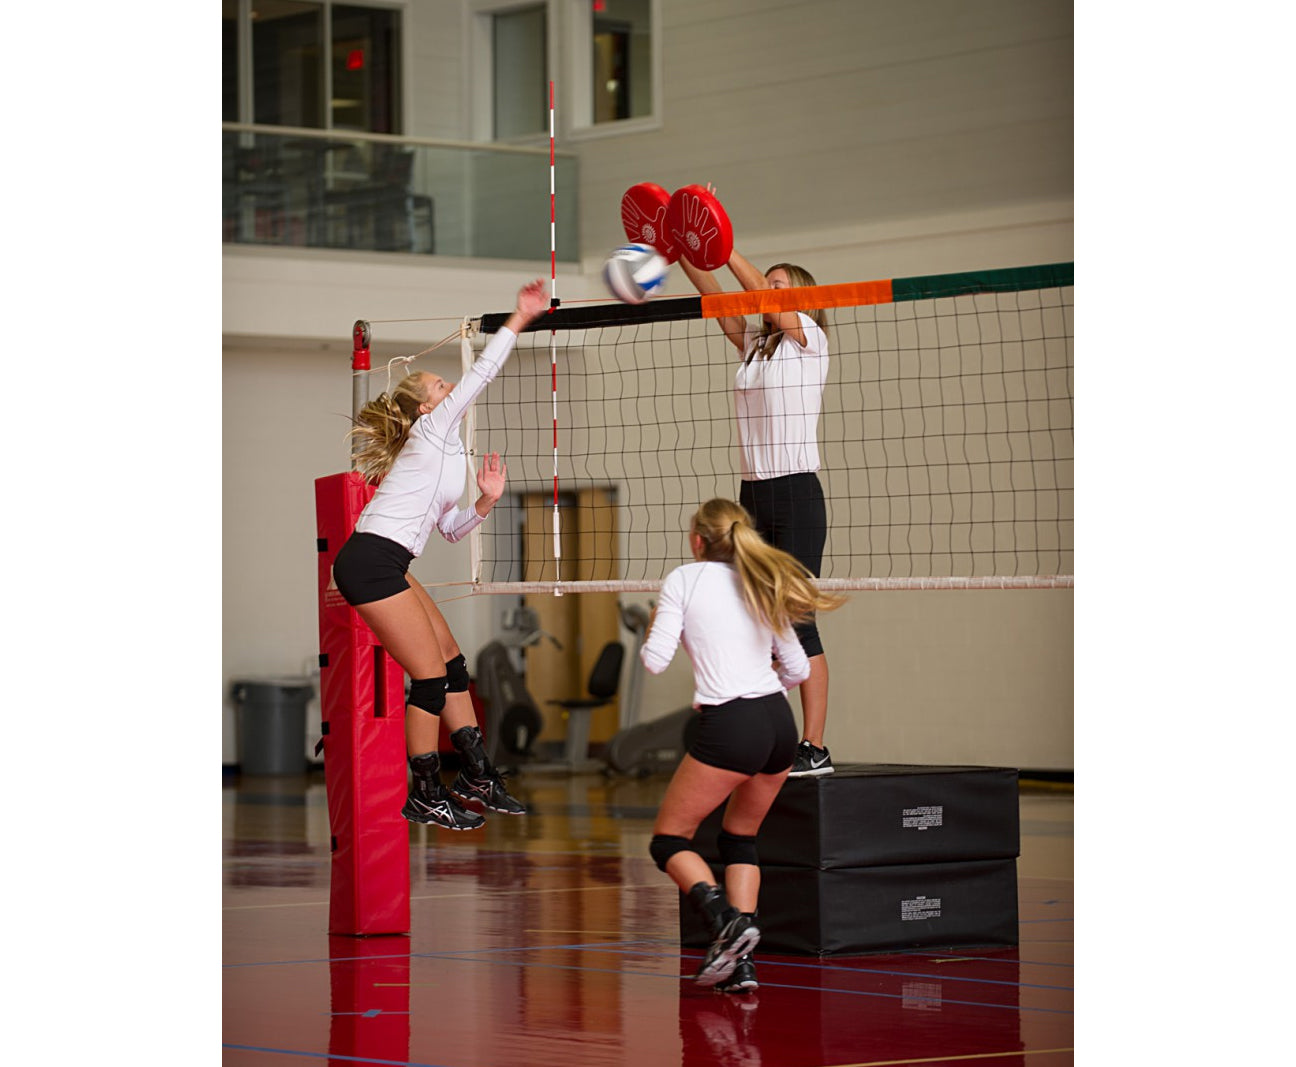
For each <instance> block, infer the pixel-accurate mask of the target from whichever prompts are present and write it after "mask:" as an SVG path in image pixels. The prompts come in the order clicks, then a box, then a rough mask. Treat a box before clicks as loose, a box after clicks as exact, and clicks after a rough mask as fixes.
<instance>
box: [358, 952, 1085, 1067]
mask: <svg viewBox="0 0 1296 1067" xmlns="http://www.w3.org/2000/svg"><path fill="white" fill-rule="evenodd" d="M422 958H425V959H426V958H429V957H427V956H426V955H425V956H423V957H422ZM430 958H433V959H443V958H444V959H450V960H455V961H457V962H466V963H485V964H489V965H491V966H495V967H536V968H539V969H542V970H550V971H580V972H585V973H590V974H623V975H634V976H637V977H640V978H663V979H670V980H671V981H673V982H691V981H693V978H692V976H690V975H667V974H659V973H657V972H655V971H635V970H629V969H626V968H620V967H618V968H611V967H577V966H573V965H570V964H562V963H523V962H520V961H517V960H483V959H473V958H471V957H469V958H465V957H463V956H446V957H441V956H432V957H430ZM444 984H445V983H444V980H438V981H435V982H382V983H379V982H375V983H374V985H375V986H378V985H383V986H392V987H400V988H406V987H408V988H411V989H414V988H418V987H421V986H442V985H444ZM761 986H762V988H769V989H792V990H801V991H804V990H810V991H812V992H817V993H839V994H841V995H842V996H851V997H879V998H881V999H883V1000H912V999H914V998H913V997H912V996H911V995H909V994H905V993H879V992H875V991H872V990H867V989H828V988H825V987H823V986H802V985H792V984H790V983H787V982H767V981H762V982H761ZM931 999H938V1000H939V1002H940V1003H941V1004H948V1005H951V1006H957V1007H963V1008H985V1009H992V1010H996V1011H1015V1012H1037V1013H1039V1014H1042V1015H1074V1014H1075V1012H1074V1010H1072V1009H1070V1008H1032V1007H1027V1006H1025V1005H1022V1004H994V1003H991V1002H988V1001H980V1000H955V999H953V998H951V997H940V998H931ZM899 1062H905V1061H899ZM914 1062H916V1063H917V1062H922V1061H919V1060H915V1061H914ZM846 1067H859V1065H846Z"/></svg>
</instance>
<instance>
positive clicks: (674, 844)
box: [648, 834, 693, 874]
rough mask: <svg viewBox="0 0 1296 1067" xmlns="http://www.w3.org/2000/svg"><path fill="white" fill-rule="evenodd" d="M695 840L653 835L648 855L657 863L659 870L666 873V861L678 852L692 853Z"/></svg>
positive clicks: (670, 835)
mask: <svg viewBox="0 0 1296 1067" xmlns="http://www.w3.org/2000/svg"><path fill="white" fill-rule="evenodd" d="M692 851H693V840H692V839H691V838H688V837H675V836H673V835H672V834H653V836H652V841H651V842H649V844H648V855H650V856H651V857H652V858H653V859H654V860H656V861H657V869H658V870H659V871H661V872H662V873H663V874H665V873H666V861H667V860H669V859H670V858H671V857H672V856H673V855H675V853H676V852H692Z"/></svg>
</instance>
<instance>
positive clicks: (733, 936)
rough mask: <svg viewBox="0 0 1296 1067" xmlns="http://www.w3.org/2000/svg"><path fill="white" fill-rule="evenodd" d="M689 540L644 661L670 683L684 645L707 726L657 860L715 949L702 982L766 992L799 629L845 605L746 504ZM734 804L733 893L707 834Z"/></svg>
mask: <svg viewBox="0 0 1296 1067" xmlns="http://www.w3.org/2000/svg"><path fill="white" fill-rule="evenodd" d="M688 540H689V548H690V550H691V551H692V553H693V558H694V560H695V561H696V562H694V563H687V564H685V565H684V566H682V567H677V568H675V569H674V570H673V571H671V573H670V574H669V575H667V576H666V580H665V581H664V582H663V583H662V589H661V594H660V597H659V600H658V603H657V608H656V610H655V612H654V614H653V622H652V626H651V628H650V630H649V632H648V637H647V639H646V640H645V641H644V645H643V648H642V649H641V650H640V653H639V654H640V658H641V659H642V660H643V664H644V666H645V667H646V668H647V669H648V670H649V671H651V672H652V673H654V674H660V673H661V672H662V671H664V670H665V669H666V667H667V666H668V665H669V664H670V661H671V660H672V659H673V658H674V655H675V652H676V649H677V648H678V647H679V645H680V642H681V641H682V642H683V644H684V648H685V650H686V651H687V652H688V655H689V658H690V659H691V660H692V662H693V681H694V687H695V689H694V694H693V700H694V704H695V706H696V707H697V708H698V712H699V714H700V716H701V718H700V720H699V722H698V728H697V731H696V733H695V735H694V737H693V739H692V741H691V743H690V745H689V750H688V752H687V753H686V754H685V756H684V758H683V759H682V760H681V761H680V764H679V766H678V767H677V768H676V770H675V774H674V777H672V778H671V781H670V785H669V786H667V788H666V794H665V796H664V797H663V799H662V804H661V810H660V811H659V812H658V813H657V820H656V822H655V823H654V824H653V837H652V842H651V844H650V846H649V852H650V854H651V855H652V858H653V859H654V860H655V861H656V863H657V866H658V868H660V869H661V870H662V871H664V872H665V873H666V874H667V875H669V876H670V877H671V879H672V880H673V881H674V882H675V884H676V885H678V886H679V888H680V890H681V892H683V893H685V894H686V895H687V897H688V900H689V902H690V903H691V904H692V906H693V907H694V908H695V909H697V911H698V912H699V914H700V915H701V917H702V919H703V921H704V922H705V924H706V926H707V929H708V931H709V932H710V934H711V936H712V938H713V941H712V943H711V946H710V948H709V949H708V950H707V954H706V957H705V959H704V960H703V962H702V966H701V968H700V969H699V971H698V973H697V976H696V981H697V982H698V984H699V985H703V986H714V987H715V988H716V989H718V990H721V991H723V992H732V993H743V992H747V991H748V990H751V989H755V988H756V986H757V981H756V967H755V964H754V963H752V961H751V956H750V953H751V950H752V949H753V948H755V946H756V944H757V942H758V941H759V940H760V931H759V929H758V928H757V926H756V903H757V897H758V895H759V892H760V866H759V859H758V856H757V851H756V835H757V832H758V831H759V830H760V826H761V823H762V821H764V819H765V814H766V812H768V811H769V808H770V805H771V804H772V803H773V802H774V797H775V796H776V795H777V794H778V791H779V789H780V787H782V785H783V781H784V779H786V778H787V776H788V771H789V770H790V769H791V767H792V759H793V756H794V754H795V752H796V748H797V730H796V721H795V719H794V718H793V716H792V706H791V705H790V704H789V703H788V701H787V696H786V694H785V690H786V689H788V688H790V687H791V686H794V685H797V684H798V683H800V682H803V681H804V680H805V679H806V677H808V675H809V673H810V666H809V664H808V663H807V661H806V656H805V652H804V650H803V649H802V647H801V644H800V642H799V641H798V640H797V639H796V637H795V636H794V634H793V632H792V629H791V627H792V624H794V623H797V622H799V621H801V620H802V619H804V618H806V617H808V616H809V615H811V614H812V613H813V612H814V611H815V610H816V609H818V610H823V609H826V608H832V607H836V606H837V605H838V604H839V603H840V602H841V598H839V597H828V596H825V595H824V594H822V593H820V592H819V590H818V588H817V587H816V586H815V584H814V582H813V581H812V580H811V579H810V576H809V574H808V573H807V572H806V570H805V568H804V567H803V566H802V565H801V564H800V563H798V562H797V561H796V560H795V559H794V558H793V557H792V556H790V555H788V554H787V553H786V552H783V551H781V550H779V549H776V548H774V547H772V546H771V545H769V544H768V543H767V542H766V541H765V540H763V539H762V538H761V536H760V534H758V533H757V532H756V530H755V529H754V528H753V527H752V525H751V520H750V519H749V518H748V516H747V513H746V512H745V511H744V510H743V508H742V507H741V506H740V505H738V504H736V503H734V502H733V501H732V500H722V499H715V500H709V501H707V502H706V503H705V504H703V505H702V506H701V507H700V508H699V509H698V510H697V513H696V514H695V515H694V516H693V519H692V521H691V523H690V525H689V535H688ZM726 798H727V799H728V804H727V806H726V807H725V813H724V819H723V821H722V823H721V830H720V835H719V837H718V839H717V848H718V850H719V854H720V862H721V863H723V864H724V865H725V869H724V886H723V887H721V886H718V885H716V883H715V879H714V878H713V877H712V875H711V868H710V866H709V865H708V864H707V862H706V860H704V859H703V858H702V856H701V855H700V854H699V853H698V852H697V851H696V850H695V849H694V847H693V835H694V834H695V833H696V832H697V828H698V826H699V825H700V824H701V822H702V820H703V819H704V818H706V816H707V815H709V814H710V813H711V812H713V811H714V810H715V809H716V808H717V807H718V806H719V805H720V804H721V803H722V802H723V801H725V800H726Z"/></svg>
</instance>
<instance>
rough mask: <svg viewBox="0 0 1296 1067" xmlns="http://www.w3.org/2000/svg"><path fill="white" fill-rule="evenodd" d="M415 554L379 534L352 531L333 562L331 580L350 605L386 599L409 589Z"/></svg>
mask: <svg viewBox="0 0 1296 1067" xmlns="http://www.w3.org/2000/svg"><path fill="white" fill-rule="evenodd" d="M413 559H414V553H413V552H411V551H410V550H409V549H408V548H406V547H405V546H404V545H398V544H397V543H396V542H395V541H392V540H390V539H389V538H386V537H379V536H378V534H371V533H353V534H352V535H351V536H350V537H348V538H347V541H346V544H344V545H343V546H342V548H341V550H340V551H339V552H338V554H337V558H336V559H335V560H334V561H333V581H334V582H336V583H337V587H338V592H340V593H341V594H342V595H343V596H344V597H345V598H346V602H347V603H348V604H350V605H351V606H352V607H355V606H356V605H357V604H371V603H373V602H374V601H375V600H386V599H387V598H388V597H389V596H395V595H396V594H397V593H403V592H404V591H405V590H406V589H408V588H409V587H410V586H409V582H407V581H406V580H405V572H406V571H408V570H409V565H410V563H411V562H412V561H413Z"/></svg>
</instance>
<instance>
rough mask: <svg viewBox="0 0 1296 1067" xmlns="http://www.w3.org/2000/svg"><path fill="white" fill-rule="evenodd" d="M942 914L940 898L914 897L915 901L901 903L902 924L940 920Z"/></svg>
mask: <svg viewBox="0 0 1296 1067" xmlns="http://www.w3.org/2000/svg"><path fill="white" fill-rule="evenodd" d="M940 914H941V898H940V897H914V898H913V900H902V901H900V921H901V922H906V923H907V922H915V921H920V920H923V919H939V918H940Z"/></svg>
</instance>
